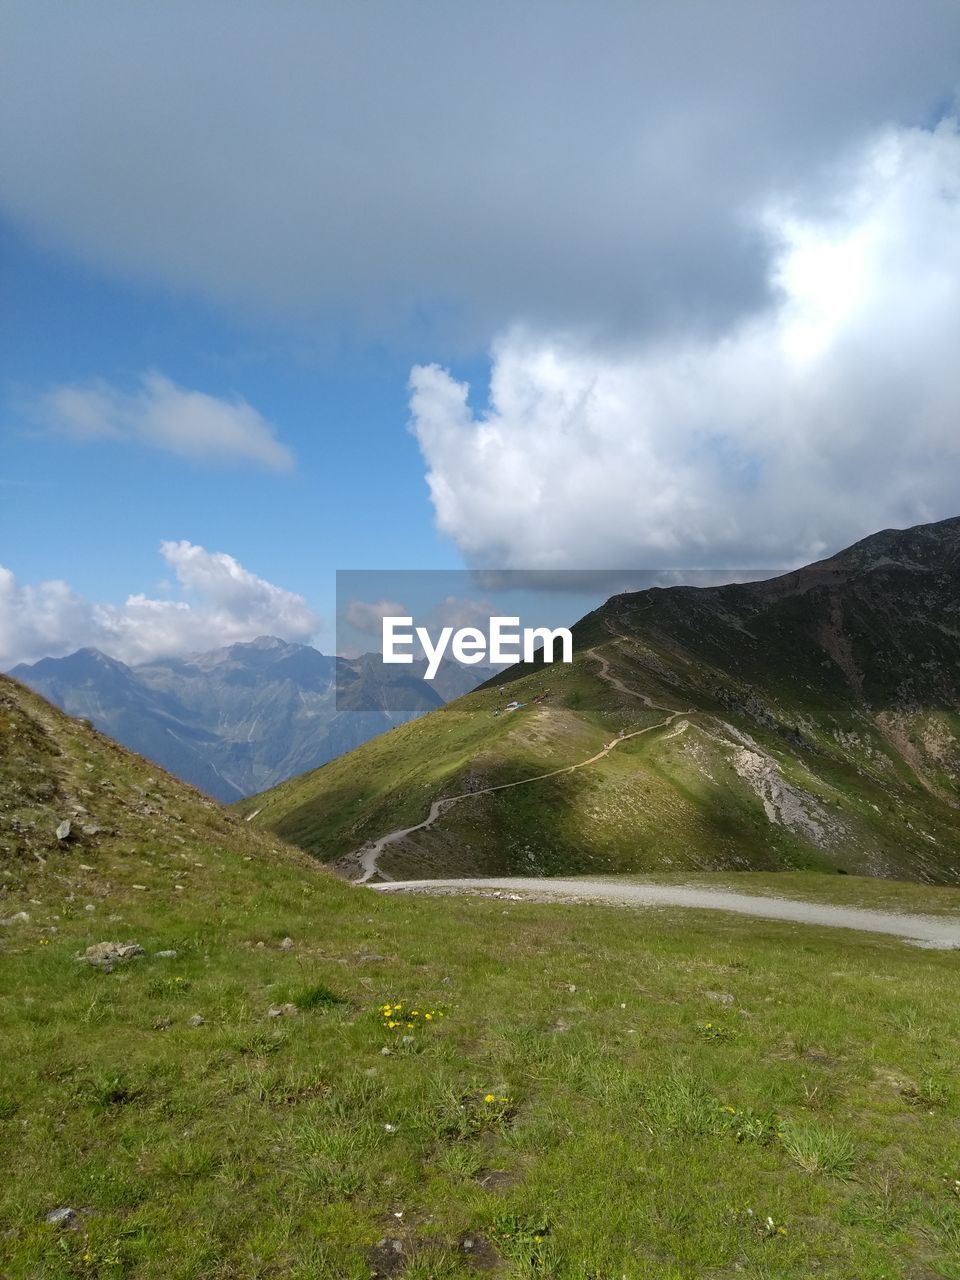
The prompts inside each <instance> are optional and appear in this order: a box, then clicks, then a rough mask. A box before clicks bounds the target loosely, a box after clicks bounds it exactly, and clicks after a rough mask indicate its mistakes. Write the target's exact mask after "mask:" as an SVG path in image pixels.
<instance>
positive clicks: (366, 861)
mask: <svg viewBox="0 0 960 1280" xmlns="http://www.w3.org/2000/svg"><path fill="white" fill-rule="evenodd" d="M584 657H586V658H593V659H594V660H595V661H596V662H598V663H599V664H600V677H601V679H603V680H606V681H607V683H608V684H610V685H612V686H613V688H614V689H616V690H617V691H618V693H623V694H626V696H627V697H628V698H637V699H639V700H640V702H642V703H643V705H644V706H645V707H649V708H650V709H651V710H653V711H666V712H668V715H667V718H666V719H665V720H659V721H658V722H657V723H656V724H648V725H645V726H644V727H643V728H642V729H634V730H633V731H632V732H631V733H622V732H621V733H619V734H617V736H616V737H615V738H614V739H613V740H612V741H611V742H608V743H606V745H605V746H603V747H602V748H601V750H599V751H597V752H596V753H595V754H594V755H592V756H590V757H589V758H588V759H587V760H579V761H577V763H576V764H568V765H564V766H563V768H561V769H551V770H550V771H549V772H548V773H538V774H535V775H534V776H533V777H532V778H521V779H520V780H519V781H517V782H499V783H497V785H496V786H493V787H478V788H477V789H476V790H475V791H461V792H460V793H459V795H455V796H444V797H443V798H442V799H440V800H434V802H433V804H431V806H430V812H429V813H428V814H427V816H426V817H425V818H424V820H423V821H422V822H416V823H414V825H413V826H412V827H398V828H397V830H396V831H388V832H387V834H386V835H385V836H380V838H379V839H378V840H374V841H372V842H371V843H370V844H367V845H364V846H363V848H361V849H358V850H357V852H356V853H355V854H351V855H348V857H347V858H346V859H344V860H343V862H342V863H341V864H340V865H341V866H342V867H344V868H345V867H346V866H347V865H349V864H350V863H352V862H356V864H357V865H358V866H359V869H360V875H359V876H358V877H357V878H356V883H357V884H367V883H368V882H369V881H370V880H372V879H373V877H374V876H376V875H379V876H381V877H382V878H383V879H384V880H388V881H391V882H392V880H393V877H392V876H389V875H388V874H387V873H386V872H385V871H383V870H382V869H381V867H380V865H379V863H380V855H381V853H383V851H384V849H385V848H386V847H387V845H390V844H396V843H397V841H399V840H403V839H405V837H406V836H409V835H412V834H413V832H414V831H426V830H427V828H428V827H432V826H433V824H434V823H435V822H436V821H437V819H438V818H439V817H441V816H442V815H443V814H444V813H446V812H447V811H448V810H450V809H452V808H453V806H454V805H457V804H459V803H460V802H461V800H470V799H472V798H473V797H475V796H487V795H490V794H491V793H492V792H494V791H508V790H510V788H512V787H527V786H529V785H530V784H531V783H532V782H543V781H544V780H545V779H546V778H558V777H560V776H561V775H562V774H564V773H575V772H576V771H577V770H578V769H586V768H587V766H588V765H591V764H596V763H597V761H598V760H602V759H603V757H604V756H608V755H609V754H610V752H611V751H613V749H614V748H615V747H619V746H620V744H621V743H622V742H628V741H629V740H630V739H631V738H639V737H640V736H641V735H642V734H645V733H652V732H653V730H654V729H664V728H666V726H667V725H670V724H673V722H674V720H676V719H678V718H679V717H680V716H689V715H693V709H692V708H691V709H690V710H688V711H677V710H675V709H674V708H673V707H665V706H662V705H661V704H660V703H659V702H654V701H653V700H652V698H648V697H647V695H646V694H645V693H639V692H637V690H636V689H630V688H628V687H627V685H625V684H624V683H623V681H622V680H621V679H620V678H619V676H615V675H614V674H613V672H612V671H611V670H610V663H609V662H608V660H607V659H606V658H605V657H604V655H603V654H602V653H599V652H598V651H597V649H596V647H594V648H592V649H588V650H587V651H586V653H585V654H584ZM682 728H683V726H681V730H680V731H681V732H682Z"/></svg>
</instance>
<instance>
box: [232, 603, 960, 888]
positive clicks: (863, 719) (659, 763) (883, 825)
mask: <svg viewBox="0 0 960 1280" xmlns="http://www.w3.org/2000/svg"><path fill="white" fill-rule="evenodd" d="M589 626H590V622H589V620H588V627H587V628H586V629H585V631H586V640H589V641H599V652H600V653H602V654H603V655H605V656H606V658H607V660H608V662H609V664H610V669H611V671H612V673H613V674H614V675H615V676H617V677H618V678H619V679H620V680H621V681H622V682H623V683H625V684H626V685H627V687H628V688H635V689H638V690H641V691H643V692H645V693H647V694H649V695H650V696H652V698H653V700H654V701H655V702H657V703H661V704H663V705H664V706H667V707H671V708H682V709H687V708H693V712H694V713H693V714H692V715H691V716H689V717H688V718H687V719H688V725H687V727H686V728H685V730H684V732H683V734H682V735H681V736H679V737H673V736H671V728H663V729H658V728H655V729H653V730H652V731H651V732H650V733H649V734H647V735H644V736H643V737H639V738H636V739H633V740H631V741H630V742H627V743H625V744H624V745H623V746H621V747H618V748H617V750H616V751H614V752H612V753H611V754H610V755H609V756H607V757H606V758H605V759H603V760H602V761H599V762H597V763H596V764H595V765H591V766H589V768H586V769H584V770H582V771H577V772H575V773H571V774H567V775H564V776H562V777H557V778H553V779H548V780H546V781H543V782H537V783H533V784H531V785H530V786H529V787H518V788H514V789H510V790H506V791H502V792H499V793H495V794H494V795H490V796H480V797H478V798H477V799H471V800H468V801H465V802H463V803H461V804H459V805H458V806H456V807H455V808H453V809H451V810H450V811H449V812H448V813H447V814H445V815H444V816H443V817H442V818H441V820H440V821H439V822H438V823H437V824H436V825H435V826H434V827H432V828H431V829H430V830H429V831H426V832H418V833H416V835H415V836H414V837H411V838H408V839H407V840H406V841H404V842H403V843H401V844H395V845H392V846H390V847H389V848H388V850H387V851H386V852H385V854H384V855H383V856H382V858H381V864H380V865H381V866H382V867H383V868H384V869H385V870H387V871H388V872H389V873H390V874H391V875H393V876H394V877H403V876H417V875H430V874H457V873H459V872H463V873H467V874H468V873H477V872H480V873H495V872H499V873H520V872H529V873H531V874H558V873H563V872H574V873H585V872H609V871H625V872H633V871H649V870H658V869H670V868H684V867H686V868H692V869H697V870H706V869H710V868H723V867H728V868H731V869H742V868H749V867H753V868H758V869H759V868H769V869H776V868H807V869H837V868H840V869H843V870H845V871H848V872H854V873H861V874H863V873H866V874H874V875H886V876H894V877H897V876H900V877H903V878H918V879H924V880H928V881H947V882H956V879H957V876H958V874H960V848H958V841H957V829H956V813H955V810H954V809H952V808H951V807H950V806H949V805H948V804H947V803H945V802H944V801H943V800H941V799H940V798H938V797H937V796H935V795H932V794H931V793H930V791H929V789H927V788H926V787H925V786H924V785H923V784H922V782H921V780H920V779H919V778H918V776H917V774H916V773H915V772H914V771H913V770H912V769H911V767H910V765H909V764H908V762H907V761H906V760H905V759H904V758H903V756H902V755H900V754H899V753H898V752H896V751H895V750H894V749H893V748H892V747H891V745H890V743H889V742H888V741H887V740H886V739H885V738H884V737H883V735H882V734H881V733H880V732H879V731H878V730H877V728H876V726H875V725H874V724H873V722H872V721H871V720H870V718H869V717H867V716H866V715H864V713H863V711H862V710H861V709H858V708H857V707H856V706H854V705H853V704H852V703H851V702H850V700H849V698H848V697H845V696H843V692H842V690H841V689H839V688H837V689H833V688H832V686H831V684H830V682H829V681H827V682H826V683H822V684H821V687H820V688H819V690H818V691H817V694H816V697H813V696H812V695H811V694H810V693H809V690H808V689H807V688H806V684H807V682H806V675H807V673H806V672H805V671H804V670H803V668H802V667H801V668H799V669H797V668H796V666H794V668H791V667H790V666H789V664H787V663H785V662H784V663H780V664H778V663H777V662H776V661H774V660H771V659H768V661H769V668H770V671H769V672H768V673H758V672H757V671H756V669H754V675H757V674H761V675H764V674H765V675H766V679H765V683H763V684H760V685H759V686H754V685H750V684H749V683H748V682H746V681H745V680H744V679H742V678H741V677H740V676H739V675H738V674H737V673H736V671H734V672H733V673H732V674H731V673H730V672H727V673H721V671H720V669H719V668H716V667H713V666H712V665H711V661H712V659H713V658H714V657H715V655H714V654H712V653H710V652H707V653H705V654H701V655H699V657H698V659H697V660H696V661H693V660H691V659H690V658H689V657H688V656H687V655H686V654H685V653H684V651H683V650H678V649H674V650H671V649H669V648H668V647H666V646H661V647H660V649H659V650H658V649H657V648H656V647H655V642H653V641H651V640H650V639H649V638H648V639H647V640H646V642H645V643H644V644H643V645H642V646H637V645H631V644H623V643H621V642H619V641H617V640H615V639H613V638H611V637H610V635H609V633H608V632H607V633H604V632H600V633H599V634H597V635H594V634H593V633H592V632H590V630H589ZM594 631H596V627H594ZM604 635H606V638H605V639H604ZM584 642H585V641H584V635H583V634H581V647H580V648H579V649H578V653H577V658H576V661H575V663H574V665H573V666H572V667H562V666H559V665H558V666H555V667H553V668H551V669H548V670H537V671H532V672H528V673H526V674H521V675H520V676H519V677H517V676H516V674H515V673H514V677H513V678H512V679H511V680H510V683H509V684H507V685H504V686H503V688H502V689H500V688H484V689H481V690H478V691H477V692H475V693H473V694H470V695H468V696H467V697H466V698H461V699H460V700H458V701H457V702H456V703H453V704H450V705H449V706H447V707H444V708H443V709H441V710H439V711H437V712H434V713H432V714H431V715H429V716H426V717H424V718H423V719H422V720H418V721H416V722H414V723H412V724H408V725H404V726H402V727H400V728H397V729H394V730H392V731H391V732H390V733H388V734H385V735H383V737H381V738H378V739H375V740H374V741H372V742H369V743H366V744H365V745H364V746H362V747H361V748H359V749H358V750H357V751H355V752H352V753H350V754H349V755H347V756H344V757H342V758H340V759H339V760H335V761H333V762H331V763H330V764H328V765H325V766H323V768H322V769H318V770H316V771H315V772H313V773H309V774H304V775H302V776H301V777H299V778H294V779H291V780H290V781H289V782H286V783H283V784H282V785H281V786H279V787H276V788H274V789H273V790H271V791H269V792H265V793H264V794H263V795H260V796H254V797H251V798H250V799H248V800H245V801H243V802H242V803H241V804H240V805H239V806H237V808H238V809H239V811H240V812H241V813H243V814H255V817H254V819H253V821H254V822H255V824H256V825H257V826H259V827H261V828H262V829H265V830H273V831H275V832H276V833H278V834H279V835H281V836H282V837H283V838H285V839H287V840H291V841H293V842H294V843H296V844H298V845H300V846H301V847H303V848H304V849H306V850H308V851H309V852H310V853H312V854H314V855H315V856H317V857H320V858H321V859H323V860H324V861H333V860H336V859H338V858H341V857H343V856H344V855H348V854H350V853H351V851H353V850H356V849H357V848H359V847H360V846H362V845H363V844H364V843H365V842H366V841H369V840H371V839H374V838H376V837H377V836H380V835H383V834H385V833H386V832H387V831H390V830H393V829H395V828H399V827H403V826H408V825H411V824H413V823H416V822H419V821H420V820H422V819H423V818H424V817H425V816H426V814H427V812H428V810H429V806H430V802H431V801H432V800H433V799H434V798H436V797H438V796H444V795H453V794H457V793H460V792H464V791H471V790H474V789H476V788H477V787H480V786H489V785H493V784H496V783H501V782H510V781H515V780H518V779H522V778H531V777H534V776H536V775H537V774H539V773H543V772H547V771H549V770H551V769H554V768H557V767H558V766H562V765H567V764H572V763H575V762H577V761H580V760H584V759H586V758H588V757H589V756H591V755H593V754H594V753H595V752H596V751H597V750H598V749H599V748H600V747H601V746H602V745H603V743H605V742H607V741H609V740H610V739H611V738H612V737H613V736H614V735H615V734H616V733H617V732H619V731H621V730H624V731H626V732H630V731H632V730H634V729H637V728H639V727H642V726H645V725H656V724H657V723H658V722H659V721H661V720H663V719H664V713H663V712H661V711H657V710H653V709H648V708H647V707H645V706H644V705H643V704H642V703H641V702H639V701H638V700H637V699H635V698H634V699H631V698H628V697H625V696H624V695H623V694H622V693H621V692H619V691H618V690H617V689H616V688H614V687H612V686H611V684H610V683H609V681H604V680H603V679H601V676H600V666H599V663H598V662H597V660H596V659H595V658H592V657H590V656H588V653H587V651H586V649H585V648H584V647H583V644H584ZM763 652H764V653H766V647H765V646H764V648H763ZM784 669H786V670H787V673H788V675H787V677H786V678H784V677H783V674H782V673H783V671H784ZM771 673H772V674H771ZM777 675H779V677H780V678H779V682H777V681H776V680H775V679H774V677H775V676H777ZM548 687H549V689H550V694H549V697H548V699H547V700H546V702H544V703H542V704H540V705H533V703H532V700H533V698H534V697H536V696H537V694H538V693H539V692H542V691H543V690H544V689H546V688H548ZM757 687H759V688H760V690H761V692H762V693H763V695H764V696H763V700H762V701H760V700H758V699H757V697H756V689H757ZM512 697H515V698H517V699H519V700H520V701H526V702H527V704H528V705H527V706H525V707H523V708H522V709H521V710H520V711H517V712H513V713H511V714H509V715H500V716H494V714H493V712H494V709H495V707H496V706H497V704H498V702H506V701H507V700H508V699H509V698H512ZM751 699H752V700H753V701H751ZM753 703H756V704H757V705H756V706H754V705H753ZM729 725H733V726H735V727H736V728H737V729H738V730H740V731H741V732H744V733H747V734H749V736H750V738H751V739H752V740H753V741H754V742H755V743H756V744H757V745H758V747H759V748H760V749H761V750H762V751H763V752H765V753H767V755H768V756H769V758H770V759H771V760H773V761H774V762H775V763H776V765H777V767H778V768H779V770H780V772H781V774H782V776H783V778H784V780H785V781H786V782H787V783H789V784H791V785H793V786H794V787H796V788H798V789H799V790H800V791H801V792H802V793H803V794H804V796H805V797H807V798H809V801H811V802H813V803H815V804H816V805H818V806H820V807H821V808H822V809H824V810H825V812H826V813H827V815H828V817H829V819H830V821H831V822H833V823H834V824H835V831H834V833H833V835H832V836H830V837H829V838H827V839H826V840H824V841H822V842H820V843H819V844H818V843H817V842H814V841H811V840H809V839H808V838H806V836H805V835H804V833H803V832H802V831H798V830H796V829H793V830H791V829H790V828H789V827H788V826H785V825H783V824H782V823H781V822H778V821H777V822H771V821H770V820H769V818H768V816H767V813H766V812H765V808H764V804H763V799H762V797H761V796H760V795H759V794H758V792H757V790H756V789H754V788H752V787H751V786H750V785H749V784H748V783H747V782H746V781H745V780H744V779H743V778H742V777H741V776H739V775H738V773H737V770H736V767H735V764H734V761H733V756H734V754H735V748H736V743H735V742H734V741H733V740H732V739H731V736H730V730H729V727H728V726H729ZM721 740H723V741H721ZM724 742H725V744H726V745H724Z"/></svg>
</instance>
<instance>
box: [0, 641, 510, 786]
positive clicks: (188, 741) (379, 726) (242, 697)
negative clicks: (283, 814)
mask: <svg viewBox="0 0 960 1280" xmlns="http://www.w3.org/2000/svg"><path fill="white" fill-rule="evenodd" d="M423 666H424V664H423V663H420V664H416V663H414V664H413V665H412V666H405V667H402V668H383V667H381V666H380V664H379V661H376V662H372V661H371V655H361V656H360V657H358V658H352V659H350V658H341V657H331V656H329V655H326V654H323V653H321V652H320V651H319V650H317V649H314V648H313V647H312V646H311V645H303V644H296V643H293V642H290V641H285V640H281V639H279V638H278V637H276V636H259V637H257V638H256V639H255V640H253V641H244V642H238V643H234V644H231V645H226V646H223V647H222V648H219V649H214V650H206V651H201V652H198V653H193V654H187V655H184V656H182V657H171V658H160V659H154V660H151V661H149V662H143V663H137V664H133V665H128V664H126V663H124V662H121V661H120V660H119V659H117V658H113V657H110V656H109V655H107V654H105V653H103V652H102V651H100V650H98V649H93V648H83V649H78V650H76V651H75V652H74V653H72V654H68V655H67V656H65V657H62V658H42V659H40V660H39V661H38V662H36V663H32V664H20V665H19V666H17V667H15V668H13V670H12V671H11V672H10V674H11V676H13V677H14V678H15V679H18V680H20V681H21V682H23V683H24V684H27V685H29V686H30V687H31V688H33V689H35V690H36V691H37V692H39V693H41V694H43V696H44V697H46V698H48V699H49V700H50V701H52V702H53V703H55V704H56V705H57V706H59V707H61V708H62V709H63V710H66V711H67V712H69V713H70V714H71V715H74V716H80V717H82V718H84V719H89V720H90V721H91V722H92V723H93V724H94V725H95V726H96V727H97V728H98V729H100V730H102V731H103V732H105V733H107V734H109V735H110V736H111V737H114V738H116V739H117V740H118V741H120V742H122V743H123V744H124V745H126V746H128V747H130V748H131V749H133V750H135V751H137V752H139V753H140V754H142V755H144V756H147V757H148V758H150V759H152V760H154V761H156V762H157V763H158V764H160V765H162V766H163V767H165V768H167V769H169V770H170V772H171V773H174V774H175V775H176V776H177V777H180V778H183V779H184V780H185V781H187V782H190V783H191V784H193V785H195V786H198V787H200V789H201V790H203V791H205V792H206V793H207V794H209V795H211V796H213V797H215V798H216V799H218V800H221V801H225V802H229V801H234V800H237V799H240V798H241V797H243V796H244V795H246V794H249V793H250V792H251V791H256V790H259V789H261V788H262V787H264V786H269V785H271V784H274V783H276V782H279V781H282V780H283V779H285V778H287V777H290V776H292V775H294V774H297V773H301V772H304V771H305V770H308V769H312V768H315V767H316V766H317V765H319V764H322V763H324V762H325V761H326V760H329V759H332V758H333V757H335V756H337V755H340V754H341V753H342V752H344V751H346V750H350V749H352V748H353V747H356V746H358V745H360V744H361V743H362V742H364V741H366V740H367V739H368V738H370V737H373V736H375V735H376V734H378V733H382V732H383V731H384V730H385V729H388V728H390V727H391V726H392V725H394V724H397V723H402V722H403V721H405V720H407V719H410V718H411V717H413V716H416V715H421V714H423V713H424V712H425V711H427V710H430V709H433V708H435V707H438V706H442V705H443V703H444V701H445V699H446V698H449V697H451V696H457V695H458V694H460V693H462V692H464V691H466V690H467V689H470V688H473V687H474V685H475V684H476V683H478V681H479V680H480V679H481V678H482V677H483V675H484V674H485V671H482V670H480V669H477V668H474V669H467V668H464V667H460V666H458V665H457V664H454V663H446V664H444V665H443V666H442V667H441V670H440V671H439V672H438V675H437V679H436V680H434V681H432V682H427V681H424V680H422V679H420V678H419V676H420V674H421V673H422V668H423Z"/></svg>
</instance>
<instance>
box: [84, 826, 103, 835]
mask: <svg viewBox="0 0 960 1280" xmlns="http://www.w3.org/2000/svg"><path fill="white" fill-rule="evenodd" d="M80 831H81V833H82V834H83V835H85V836H98V835H99V834H100V831H101V828H100V827H98V826H97V825H96V824H95V823H92V824H91V825H90V826H88V827H81V828H80Z"/></svg>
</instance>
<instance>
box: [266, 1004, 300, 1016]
mask: <svg viewBox="0 0 960 1280" xmlns="http://www.w3.org/2000/svg"><path fill="white" fill-rule="evenodd" d="M297 1012H298V1009H297V1006H296V1005H295V1004H291V1003H290V1001H289V1000H288V1001H287V1003H286V1004H272V1005H271V1006H270V1008H269V1009H268V1010H267V1017H268V1018H289V1017H292V1015H293V1014H295V1013H297Z"/></svg>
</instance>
